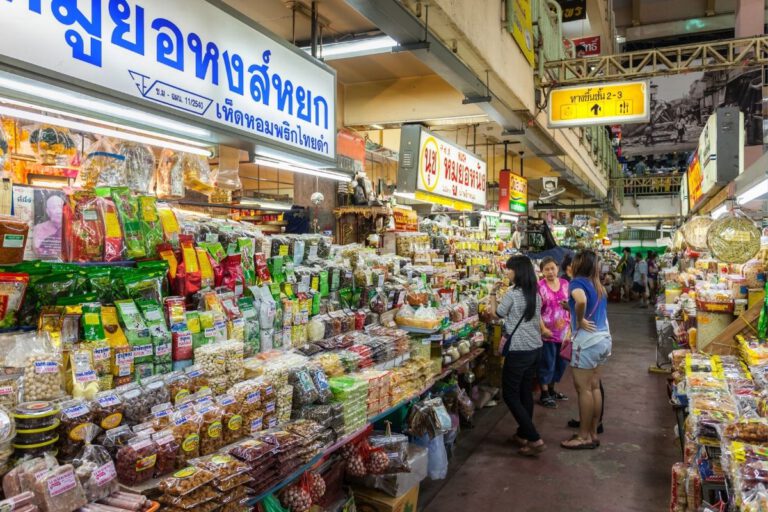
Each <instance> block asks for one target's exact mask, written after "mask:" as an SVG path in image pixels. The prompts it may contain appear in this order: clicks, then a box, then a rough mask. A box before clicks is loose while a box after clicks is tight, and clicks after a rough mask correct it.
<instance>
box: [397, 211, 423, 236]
mask: <svg viewBox="0 0 768 512" xmlns="http://www.w3.org/2000/svg"><path fill="white" fill-rule="evenodd" d="M392 214H393V216H394V217H395V230H396V231H418V230H419V216H418V214H417V213H416V210H411V209H410V208H398V207H395V208H393V209H392Z"/></svg>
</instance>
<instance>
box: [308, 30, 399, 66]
mask: <svg viewBox="0 0 768 512" xmlns="http://www.w3.org/2000/svg"><path fill="white" fill-rule="evenodd" d="M395 46H397V41H395V40H394V39H392V38H391V37H389V36H376V37H369V38H366V39H356V40H351V41H344V42H342V43H329V44H324V45H323V46H322V51H321V53H320V56H321V57H322V58H323V60H337V59H349V58H352V57H364V56H366V55H378V54H380V53H390V52H391V51H392V48H394V47H395ZM302 50H304V51H305V52H309V51H310V50H311V48H309V47H306V48H302Z"/></svg>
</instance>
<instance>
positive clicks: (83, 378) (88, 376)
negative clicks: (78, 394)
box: [75, 370, 99, 383]
mask: <svg viewBox="0 0 768 512" xmlns="http://www.w3.org/2000/svg"><path fill="white" fill-rule="evenodd" d="M95 380H99V377H98V375H96V372H95V371H94V370H87V371H84V372H76V373H75V382H80V383H84V382H93V381H95Z"/></svg>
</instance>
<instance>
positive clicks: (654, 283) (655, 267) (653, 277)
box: [646, 251, 659, 305]
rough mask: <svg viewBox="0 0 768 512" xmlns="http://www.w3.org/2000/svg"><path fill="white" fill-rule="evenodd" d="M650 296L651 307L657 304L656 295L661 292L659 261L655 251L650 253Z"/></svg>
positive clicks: (648, 262) (648, 260)
mask: <svg viewBox="0 0 768 512" xmlns="http://www.w3.org/2000/svg"><path fill="white" fill-rule="evenodd" d="M646 263H647V265H648V295H649V296H650V303H651V305H653V304H655V303H656V295H657V294H658V291H659V260H657V259H656V252H655V251H648V259H647V262H646Z"/></svg>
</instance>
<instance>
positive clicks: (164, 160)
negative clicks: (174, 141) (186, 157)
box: [155, 148, 184, 200]
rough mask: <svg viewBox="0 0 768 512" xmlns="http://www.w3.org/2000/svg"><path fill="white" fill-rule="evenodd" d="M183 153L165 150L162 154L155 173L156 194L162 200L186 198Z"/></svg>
mask: <svg viewBox="0 0 768 512" xmlns="http://www.w3.org/2000/svg"><path fill="white" fill-rule="evenodd" d="M182 158H183V153H179V152H176V151H174V150H172V149H167V148H166V149H164V150H163V151H162V153H160V159H159V161H158V162H157V172H156V173H155V193H156V194H157V197H158V198H160V199H166V200H168V199H183V198H184V169H183V166H182Z"/></svg>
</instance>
